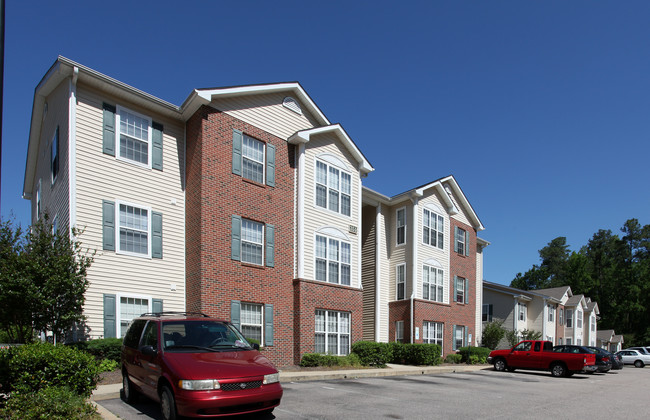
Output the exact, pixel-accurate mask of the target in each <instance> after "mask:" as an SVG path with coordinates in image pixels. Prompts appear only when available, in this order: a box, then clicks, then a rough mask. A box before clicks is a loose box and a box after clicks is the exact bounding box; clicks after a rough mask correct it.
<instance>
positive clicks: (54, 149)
mask: <svg viewBox="0 0 650 420" xmlns="http://www.w3.org/2000/svg"><path fill="white" fill-rule="evenodd" d="M50 173H51V174H52V184H54V181H56V176H57V175H58V174H59V127H56V130H55V131H54V137H52V143H51V144H50Z"/></svg>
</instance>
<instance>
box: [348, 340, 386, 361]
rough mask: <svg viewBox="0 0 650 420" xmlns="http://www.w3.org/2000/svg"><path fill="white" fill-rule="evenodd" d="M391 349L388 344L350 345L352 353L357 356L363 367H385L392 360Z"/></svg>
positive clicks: (359, 342)
mask: <svg viewBox="0 0 650 420" xmlns="http://www.w3.org/2000/svg"><path fill="white" fill-rule="evenodd" d="M392 350H393V348H392V347H391V346H389V345H388V343H376V342H374V341H357V342H356V343H354V344H353V345H352V353H356V354H357V355H358V356H359V360H360V361H361V364H362V365H363V366H377V367H385V366H386V363H390V362H391V361H392V360H393V354H392Z"/></svg>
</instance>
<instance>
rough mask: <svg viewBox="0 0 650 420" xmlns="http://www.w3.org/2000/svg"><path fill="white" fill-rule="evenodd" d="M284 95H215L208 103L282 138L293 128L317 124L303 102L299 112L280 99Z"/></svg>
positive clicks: (290, 132) (289, 134) (290, 133)
mask: <svg viewBox="0 0 650 420" xmlns="http://www.w3.org/2000/svg"><path fill="white" fill-rule="evenodd" d="M286 96H290V95H287V93H272V94H264V95H247V96H238V97H231V98H218V99H216V100H214V101H213V102H212V103H211V105H212V106H213V107H214V108H216V109H218V110H220V111H223V112H224V113H226V114H228V115H230V116H233V117H235V118H237V119H239V120H241V121H244V122H246V123H248V124H251V125H254V126H256V127H258V128H260V129H262V130H264V131H266V132H268V133H271V134H273V135H274V136H277V137H279V138H281V139H285V140H286V139H288V138H289V137H290V136H291V135H293V134H294V133H296V131H300V130H306V129H309V128H314V127H317V126H318V123H317V122H316V119H315V118H314V117H313V116H312V115H311V114H310V113H309V112H307V111H306V107H305V106H304V105H303V104H301V108H302V111H303V113H302V115H299V114H297V113H296V112H294V111H292V110H290V109H288V108H286V107H284V106H283V105H282V101H283V100H284V98H285V97H286ZM293 98H294V99H296V101H297V100H298V99H297V98H295V97H293Z"/></svg>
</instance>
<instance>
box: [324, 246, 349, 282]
mask: <svg viewBox="0 0 650 420" xmlns="http://www.w3.org/2000/svg"><path fill="white" fill-rule="evenodd" d="M350 276H351V265H350V244H349V243H347V242H343V241H339V240H338V239H332V238H327V237H325V236H320V235H316V280H320V281H326V282H329V283H336V284H343V285H346V286H349V285H350Z"/></svg>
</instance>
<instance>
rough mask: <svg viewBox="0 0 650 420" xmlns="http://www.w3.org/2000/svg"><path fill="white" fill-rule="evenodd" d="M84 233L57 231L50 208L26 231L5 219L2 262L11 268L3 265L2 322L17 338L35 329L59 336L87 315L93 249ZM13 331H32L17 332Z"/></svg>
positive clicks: (28, 337)
mask: <svg viewBox="0 0 650 420" xmlns="http://www.w3.org/2000/svg"><path fill="white" fill-rule="evenodd" d="M79 234H80V232H78V231H76V230H75V229H73V235H74V239H71V238H70V236H69V234H68V231H67V229H66V230H65V231H64V232H58V233H56V234H55V233H53V232H52V225H51V223H50V222H49V217H48V216H47V214H46V215H44V216H43V217H42V218H41V220H39V221H38V222H36V223H35V224H34V225H33V226H32V227H31V229H29V231H28V232H27V234H25V235H23V233H22V231H21V230H20V229H19V228H17V229H15V230H14V229H13V226H12V224H11V223H10V222H6V223H3V224H2V253H3V254H2V260H3V262H2V264H5V265H7V266H8V270H7V271H6V272H5V270H2V273H3V275H2V277H1V282H2V285H1V286H0V287H1V289H0V291H1V292H2V293H0V296H1V297H0V299H2V300H1V301H0V302H1V304H0V306H2V308H3V309H2V310H0V316H1V317H2V318H1V319H0V325H2V328H3V329H4V330H5V331H6V332H7V333H8V334H9V336H10V337H12V339H14V340H16V341H19V342H27V341H30V340H31V337H32V331H33V330H36V331H51V332H52V333H53V335H54V340H55V342H56V341H57V340H59V339H60V338H61V336H62V335H63V334H64V332H65V331H68V330H70V329H71V328H72V327H73V326H74V325H75V323H77V322H80V321H82V320H83V318H84V317H83V304H84V300H85V293H86V290H87V289H88V280H87V279H86V274H87V270H88V268H89V267H90V265H91V264H92V262H93V259H94V252H92V253H91V252H90V251H88V250H83V249H82V247H81V243H80V242H79V241H78V240H77V239H76V238H77V236H78V235H79ZM12 244H13V246H12ZM5 273H6V274H5ZM14 331H18V332H25V331H28V332H29V334H24V333H22V334H21V333H18V334H14V335H13V336H12V332H14Z"/></svg>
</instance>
